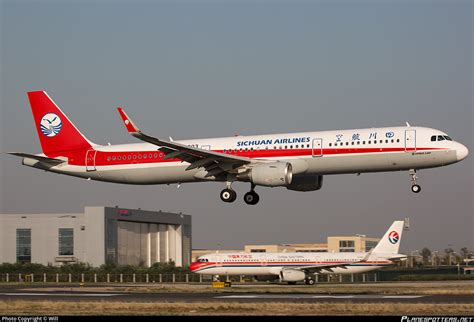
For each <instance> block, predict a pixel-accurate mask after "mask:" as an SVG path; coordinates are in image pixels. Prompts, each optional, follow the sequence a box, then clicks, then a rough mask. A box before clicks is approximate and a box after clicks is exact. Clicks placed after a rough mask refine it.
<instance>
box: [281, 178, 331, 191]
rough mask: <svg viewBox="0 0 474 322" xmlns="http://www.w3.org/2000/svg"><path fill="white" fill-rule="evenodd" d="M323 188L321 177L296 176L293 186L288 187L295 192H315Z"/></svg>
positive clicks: (292, 182)
mask: <svg viewBox="0 0 474 322" xmlns="http://www.w3.org/2000/svg"><path fill="white" fill-rule="evenodd" d="M322 186H323V176H321V175H294V176H293V180H292V181H291V184H290V185H288V186H287V187H286V189H288V190H294V191H315V190H319V189H321V188H322Z"/></svg>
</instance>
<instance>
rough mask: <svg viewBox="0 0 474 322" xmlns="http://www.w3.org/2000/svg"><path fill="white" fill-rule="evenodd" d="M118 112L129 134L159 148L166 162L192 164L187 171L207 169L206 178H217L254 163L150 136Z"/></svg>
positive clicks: (121, 112)
mask: <svg viewBox="0 0 474 322" xmlns="http://www.w3.org/2000/svg"><path fill="white" fill-rule="evenodd" d="M118 112H119V114H120V117H121V118H122V121H123V122H124V124H125V127H126V128H127V131H128V133H130V134H131V135H132V136H134V137H136V138H137V139H140V140H142V141H145V142H148V143H151V144H154V145H156V146H158V147H159V148H158V150H160V151H161V152H163V153H164V154H165V157H164V159H165V160H167V159H179V160H181V161H185V162H188V163H190V165H189V166H188V167H187V168H186V170H192V169H196V168H204V169H206V171H207V174H206V175H205V176H204V177H205V178H208V177H212V176H213V177H215V178H218V177H222V176H224V175H226V174H227V173H229V172H232V170H234V169H237V168H239V167H241V166H243V165H245V164H249V163H252V162H254V161H253V160H252V159H250V158H246V157H240V156H236V155H228V154H225V153H219V152H214V151H209V150H204V149H199V148H195V147H192V146H188V145H185V144H181V143H177V142H174V141H171V140H170V141H166V140H162V139H159V138H155V137H152V136H149V135H147V134H145V133H143V132H142V131H140V130H139V129H138V127H137V126H136V125H135V123H134V122H133V121H132V120H131V119H130V118H129V117H128V115H127V114H126V113H125V111H124V110H123V109H122V108H121V107H119V108H118ZM224 179H225V178H224Z"/></svg>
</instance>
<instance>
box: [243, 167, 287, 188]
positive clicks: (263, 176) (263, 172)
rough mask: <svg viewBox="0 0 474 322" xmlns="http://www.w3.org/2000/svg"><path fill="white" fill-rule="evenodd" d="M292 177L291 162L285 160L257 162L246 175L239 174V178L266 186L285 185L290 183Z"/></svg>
mask: <svg viewBox="0 0 474 322" xmlns="http://www.w3.org/2000/svg"><path fill="white" fill-rule="evenodd" d="M292 178H293V171H292V168H291V164H290V163H286V162H272V163H263V164H259V165H256V166H255V167H253V168H252V169H251V170H250V172H248V173H247V174H246V175H244V176H240V179H241V180H244V181H250V182H252V183H254V184H256V185H259V186H267V187H278V186H287V185H289V184H291V180H292Z"/></svg>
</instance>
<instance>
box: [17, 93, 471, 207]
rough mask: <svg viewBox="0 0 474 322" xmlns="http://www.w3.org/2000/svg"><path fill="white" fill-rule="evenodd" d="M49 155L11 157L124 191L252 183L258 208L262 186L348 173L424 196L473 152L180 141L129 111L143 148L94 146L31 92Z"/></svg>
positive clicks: (403, 132) (373, 135) (403, 140)
mask: <svg viewBox="0 0 474 322" xmlns="http://www.w3.org/2000/svg"><path fill="white" fill-rule="evenodd" d="M28 98H29V101H30V105H31V109H32V112H33V119H34V122H35V125H36V128H37V131H38V136H39V140H40V143H41V147H42V150H43V153H42V154H27V153H17V152H11V153H10V154H13V155H16V156H19V157H22V158H23V164H24V165H26V166H30V167H34V168H38V169H41V170H46V171H51V172H55V173H60V174H65V175H70V176H75V177H81V178H85V179H88V180H97V181H106V182H114V183H123V184H138V185H145V184H171V183H178V184H181V183H185V182H206V181H215V182H221V183H223V184H225V185H226V188H225V189H224V190H222V191H221V193H220V197H221V199H222V200H223V201H224V202H233V201H235V199H236V197H237V194H236V192H235V191H234V190H233V189H232V184H233V183H234V182H236V181H243V182H248V183H250V191H249V192H247V193H246V194H245V195H244V201H245V202H246V203H247V204H250V205H255V204H257V203H258V201H259V196H258V194H257V193H256V192H255V187H256V186H265V187H285V188H287V189H289V190H294V191H314V190H319V189H321V187H322V184H323V176H324V175H330V174H343V173H357V174H360V173H365V172H384V171H404V170H406V171H409V174H410V176H411V179H412V190H413V192H415V193H418V192H420V190H421V188H420V186H419V185H418V184H417V183H416V179H417V176H416V171H417V170H419V169H426V168H434V167H440V166H445V165H448V164H452V163H456V162H459V161H461V160H463V159H464V158H466V156H467V155H468V153H469V152H468V149H467V148H466V147H465V146H464V145H462V144H461V143H458V142H455V141H453V140H452V139H451V138H450V137H449V136H448V135H447V134H446V133H444V132H442V131H439V130H436V129H430V128H425V127H418V126H409V124H408V123H407V126H404V127H384V128H369V129H354V130H337V131H321V132H301V133H286V134H267V135H252V136H240V135H239V136H231V137H223V138H212V139H190V140H180V141H174V140H173V139H172V138H171V137H170V138H169V140H164V139H160V138H156V137H153V136H150V135H148V134H145V133H143V132H142V131H140V130H139V129H138V127H137V126H136V125H135V124H134V122H133V121H132V120H131V119H130V118H129V117H128V116H127V114H126V113H125V112H124V111H123V109H122V108H120V107H119V108H118V112H119V114H120V117H121V120H122V122H123V124H124V125H125V127H126V129H127V130H128V132H129V133H130V134H131V135H132V136H134V137H135V138H137V139H139V140H141V141H144V143H136V144H119V145H98V144H95V143H92V142H91V141H89V140H88V139H87V138H86V137H85V136H84V135H83V134H82V133H81V132H80V131H79V130H78V129H77V127H76V126H74V124H73V123H72V122H71V121H70V120H69V119H68V117H67V116H66V115H65V114H64V113H63V112H62V111H61V109H60V108H59V107H58V106H57V105H56V104H55V103H54V102H53V100H52V99H51V98H50V97H49V96H48V94H47V93H46V92H44V91H36V92H29V93H28Z"/></svg>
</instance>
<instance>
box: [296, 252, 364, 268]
mask: <svg viewBox="0 0 474 322" xmlns="http://www.w3.org/2000/svg"><path fill="white" fill-rule="evenodd" d="M372 252H373V248H372V249H371V250H370V251H369V252H367V254H366V255H365V256H364V258H363V259H361V260H360V261H357V262H354V261H350V262H349V261H348V262H340V263H337V264H322V265H310V266H300V267H298V269H300V270H302V271H305V272H307V273H319V272H321V271H323V270H324V271H329V272H333V270H332V269H333V268H342V269H347V266H349V265H351V264H357V263H364V262H367V261H368V260H369V257H370V256H371V255H372Z"/></svg>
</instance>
